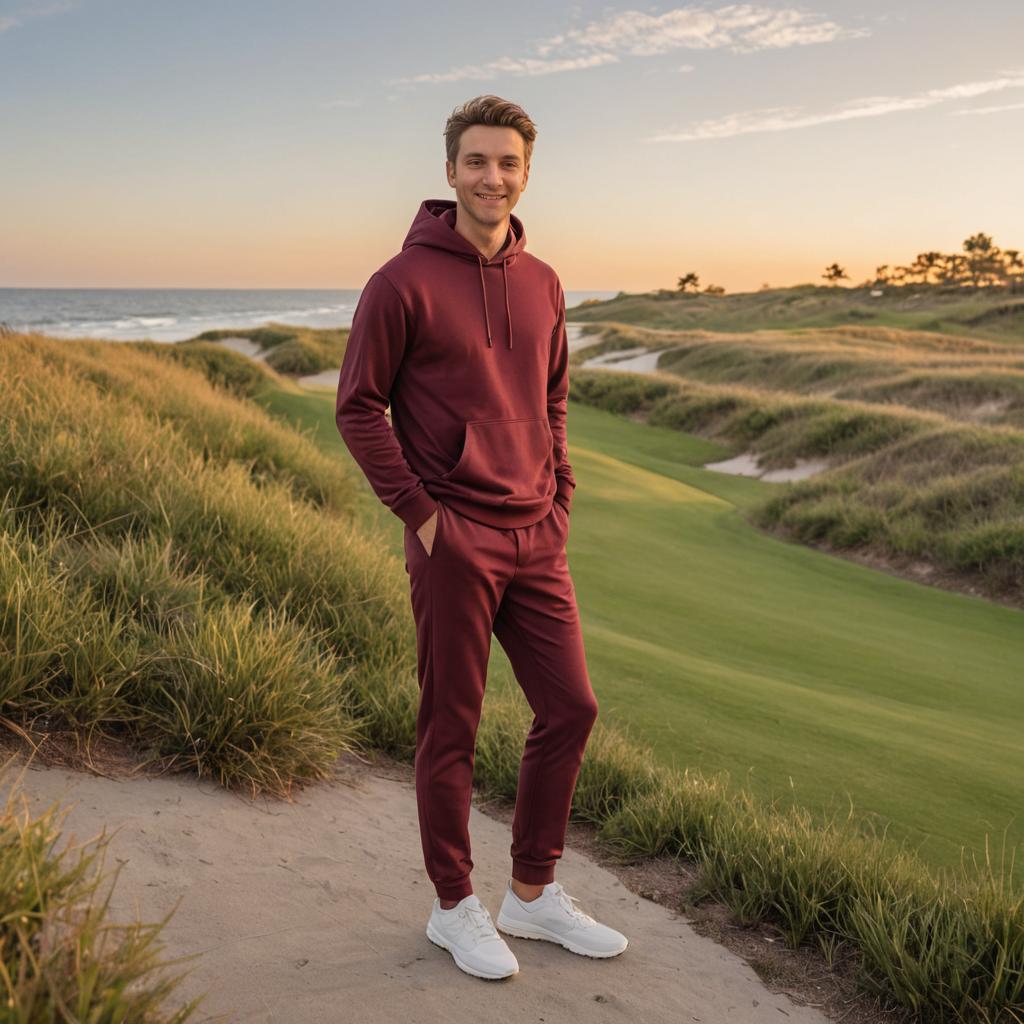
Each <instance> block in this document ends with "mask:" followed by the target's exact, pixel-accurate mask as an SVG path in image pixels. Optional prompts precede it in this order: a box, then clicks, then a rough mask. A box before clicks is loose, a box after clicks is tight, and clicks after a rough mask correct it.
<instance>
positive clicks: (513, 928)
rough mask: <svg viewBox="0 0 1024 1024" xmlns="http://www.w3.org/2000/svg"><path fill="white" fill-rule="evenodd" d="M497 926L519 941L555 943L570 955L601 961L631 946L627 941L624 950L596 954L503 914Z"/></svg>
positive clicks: (539, 927) (499, 917) (544, 929)
mask: <svg viewBox="0 0 1024 1024" xmlns="http://www.w3.org/2000/svg"><path fill="white" fill-rule="evenodd" d="M496 924H497V927H498V930H499V931H503V932H504V933H505V934H506V935H514V936H515V937H516V938H517V939H540V940H542V941H545V942H554V943H557V944H558V945H559V946H562V947H564V948H565V949H567V950H569V952H570V953H579V955H580V956H590V957H594V958H596V959H600V960H604V959H606V958H607V957H610V956H618V955H619V954H620V953H623V952H625V949H626V946H628V945H629V940H628V939H627V940H626V942H625V943H624V944H623V946H622V949H612V950H608V951H607V952H595V951H594V950H592V949H585V948H584V947H583V946H578V945H576V943H574V942H569V941H568V940H566V939H564V938H562V937H561V936H560V935H556V934H555V933H554V932H549V931H548V930H547V928H542V927H541V926H540V925H536V926H534V927H532V928H528V927H526V926H525V925H521V924H512V923H510V922H509V921H508V919H507V918H503V917H502V916H501V914H499V915H498V920H497V922H496Z"/></svg>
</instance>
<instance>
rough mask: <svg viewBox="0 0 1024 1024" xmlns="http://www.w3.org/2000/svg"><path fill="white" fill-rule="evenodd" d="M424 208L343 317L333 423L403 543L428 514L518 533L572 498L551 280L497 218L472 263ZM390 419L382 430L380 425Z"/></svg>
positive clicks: (559, 303) (456, 238)
mask: <svg viewBox="0 0 1024 1024" xmlns="http://www.w3.org/2000/svg"><path fill="white" fill-rule="evenodd" d="M455 210H456V205H455V202H454V200H450V199H425V200H424V201H423V202H422V203H421V204H420V208H419V210H418V211H417V213H416V216H415V218H414V219H413V222H412V226H411V227H410V228H409V233H408V234H407V235H406V237H405V241H404V243H403V244H402V251H401V252H400V253H398V254H397V255H396V256H393V257H392V258H391V259H390V260H388V262H387V263H385V264H384V265H383V266H382V267H381V268H380V269H379V270H377V271H375V272H374V273H373V275H372V276H371V277H370V279H369V281H367V283H366V286H365V287H364V288H363V290H362V292H361V294H360V296H359V302H358V304H357V306H356V310H355V313H354V314H353V318H352V328H351V331H350V333H349V338H348V347H347V348H346V350H345V358H344V360H343V362H342V366H341V376H340V378H339V381H338V396H337V403H336V411H335V419H336V422H337V424H338V430H339V432H340V433H341V436H342V438H343V439H344V441H345V444H346V445H347V446H348V449H349V451H350V452H351V453H352V456H353V458H354V459H355V460H356V462H357V463H358V464H359V466H360V468H361V469H362V471H363V472H364V473H365V474H366V477H367V479H368V480H369V482H370V485H371V487H372V488H373V489H374V491H375V492H376V494H377V496H378V497H379V498H380V500H381V501H382V502H383V503H384V504H385V505H387V507H388V508H390V509H391V511H392V512H394V513H395V515H397V516H398V517H399V518H400V519H402V520H403V522H405V523H406V524H407V525H408V526H410V527H411V528H412V529H413V530H416V529H418V528H419V527H420V526H421V525H422V524H423V523H425V522H426V521H427V520H428V519H429V518H430V516H431V515H432V514H433V512H434V510H435V509H436V507H437V502H438V501H441V502H443V503H444V504H445V505H447V506H449V507H451V508H452V509H454V510H455V511H456V512H458V513H460V514H461V515H464V516H467V517H468V518H470V519H475V520H477V521H478V522H481V523H485V524H487V525H489V526H497V527H506V528H507V527H518V526H529V525H530V524H532V523H535V522H538V521H539V520H541V519H543V518H544V517H545V516H546V515H547V514H548V513H549V512H550V511H551V502H552V500H553V499H554V498H556V497H557V498H558V500H559V501H560V502H561V503H562V505H563V506H564V507H565V509H566V511H567V512H568V511H569V508H570V506H571V503H572V492H573V489H574V488H575V486H576V481H575V479H574V477H573V473H572V467H571V466H570V465H569V461H568V458H567V453H566V431H565V415H566V399H567V397H568V391H569V372H568V371H569V349H568V341H567V338H566V333H565V295H564V293H563V291H562V286H561V282H560V281H559V279H558V275H557V274H556V273H555V271H554V270H553V269H552V268H551V267H550V266H548V264H546V263H544V262H543V261H542V260H539V259H537V257H535V256H533V255H532V254H531V253H528V252H526V232H525V231H524V229H523V223H522V221H521V220H520V219H519V218H518V217H516V216H515V214H511V215H510V218H509V220H510V228H509V233H508V235H507V236H506V239H505V245H504V246H503V248H502V249H501V250H500V251H499V252H498V253H496V254H495V255H494V256H492V257H491V258H490V259H485V257H484V256H483V254H482V253H480V252H479V250H478V249H477V248H476V246H474V245H473V244H472V243H471V242H469V241H468V240H467V239H465V238H463V236H462V235H460V234H459V233H458V232H457V231H456V230H455V228H454V224H455ZM389 404H390V406H391V424H390V426H389V424H388V420H387V418H386V417H385V415H384V411H385V409H386V408H387V406H388V405H389Z"/></svg>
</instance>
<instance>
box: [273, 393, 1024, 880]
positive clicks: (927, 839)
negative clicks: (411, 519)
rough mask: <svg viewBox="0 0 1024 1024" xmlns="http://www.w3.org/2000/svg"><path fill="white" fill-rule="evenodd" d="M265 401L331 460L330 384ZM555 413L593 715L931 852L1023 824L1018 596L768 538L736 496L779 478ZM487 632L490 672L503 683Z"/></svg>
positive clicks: (745, 498) (949, 851)
mask: <svg viewBox="0 0 1024 1024" xmlns="http://www.w3.org/2000/svg"><path fill="white" fill-rule="evenodd" d="M271 405H272V406H273V407H274V408H276V409H277V411H278V412H279V413H282V414H284V415H288V416H290V417H292V418H294V420H295V421H296V422H297V423H299V424H301V425H304V426H310V425H313V424H317V425H318V426H319V428H320V429H318V431H317V434H316V437H317V439H318V440H319V441H320V442H322V443H324V444H325V445H326V446H328V447H329V448H330V449H331V450H332V451H337V452H338V453H339V457H341V458H344V459H346V460H348V459H349V456H348V454H347V452H346V451H345V449H344V447H343V446H342V445H341V444H340V440H338V439H337V438H336V435H335V436H334V437H332V436H331V430H330V429H326V428H327V427H330V426H331V425H332V422H333V421H332V415H333V399H332V396H328V395H326V394H323V393H321V394H318V395H313V394H310V395H309V396H308V397H307V398H303V397H301V396H299V397H296V396H288V397H287V398H286V397H282V396H277V397H273V398H272V399H271ZM568 424H569V444H570V451H569V454H570V459H571V461H572V464H573V467H574V470H575V473H576V479H577V481H578V488H577V491H576V495H575V498H574V504H573V514H572V520H571V532H570V538H569V548H568V550H569V561H570V565H571V568H572V571H573V576H574V580H575V583H576V592H577V596H578V601H579V605H580V611H581V614H582V618H583V623H584V634H585V640H586V647H587V656H588V665H589V668H590V674H591V678H592V680H593V684H594V688H595V691H596V693H597V695H598V699H599V702H600V705H601V714H602V715H603V716H604V720H605V721H606V722H608V723H616V724H620V725H622V726H623V727H624V728H626V729H627V730H628V731H629V733H631V734H632V735H633V736H634V737H635V738H636V739H637V740H638V741H640V742H641V743H644V744H650V745H651V746H652V748H653V749H654V752H655V754H656V756H657V757H659V758H663V759H664V760H665V761H666V762H667V763H673V764H675V765H677V766H680V767H682V766H691V767H693V768H697V769H700V770H702V771H705V772H708V773H713V772H716V771H719V770H722V769H724V770H727V771H728V772H729V774H730V776H731V778H732V779H733V780H734V782H736V783H738V784H741V785H744V786H746V787H748V788H750V789H751V790H752V791H754V792H755V793H757V794H760V795H762V796H764V797H776V798H778V799H779V800H780V802H783V803H785V802H788V801H790V800H792V801H795V802H797V803H799V804H801V805H803V806H805V807H808V808H810V809H812V810H824V809H829V810H834V811H838V812H839V813H845V812H846V809H847V805H848V802H849V801H852V803H853V810H854V813H855V814H858V815H865V816H867V815H870V816H871V817H872V818H873V819H874V820H875V821H876V823H877V825H878V826H879V828H881V827H883V826H885V825H886V824H888V825H889V834H890V835H891V836H893V837H895V838H906V839H907V841H908V843H909V844H910V845H911V846H913V847H917V848H919V849H920V852H921V853H922V855H923V856H925V857H926V858H927V859H928V860H929V861H930V862H931V863H933V864H954V863H956V862H957V861H958V859H959V855H960V847H961V845H967V846H969V847H974V848H975V849H980V845H981V843H982V842H983V839H984V834H985V833H986V832H988V833H989V836H990V841H991V844H992V845H993V847H994V848H998V846H999V845H1000V843H1001V838H1002V830H1003V829H1004V827H1007V837H1008V840H1009V841H1010V842H1012V843H1014V844H1016V843H1019V842H1020V841H1021V839H1024V823H1022V822H1021V821H1020V820H1014V815H1015V813H1016V811H1017V809H1018V808H1019V807H1020V806H1021V804H1022V796H1024V782H1022V779H1024V771H1022V769H1024V731H1022V730H1021V728H1020V723H1021V721H1022V719H1024V692H1022V687H1021V685H1020V675H1021V672H1020V666H1021V664H1022V663H1024V618H1022V615H1021V613H1020V612H1018V611H1015V610H1013V609H1009V608H1005V607H1002V606H999V605H995V604H991V603H989V602H986V601H983V600H981V599H977V598H971V597H966V596H961V595H957V594H953V593H949V592H946V591H942V590H939V589H936V588H930V587H926V586H922V585H919V584H916V583H912V582H909V581H905V580H901V579H898V578H896V577H894V576H890V575H888V574H885V573H882V572H877V571H873V570H870V569H867V568H864V567H862V566H860V565H857V564H855V563H852V562H849V561H846V560H843V559H840V558H837V557H832V556H829V555H826V554H823V553H821V552H818V551H814V550H811V549H810V548H806V547H803V546H800V545H797V544H791V543H787V542H784V541H779V540H776V539H774V538H772V537H769V536H766V535H765V534H763V533H761V532H760V531H758V530H756V529H754V528H752V527H751V526H749V525H747V523H746V522H745V521H744V520H743V519H742V517H741V515H740V510H741V509H742V508H743V507H744V505H745V504H747V503H749V502H751V501H754V500H757V499H759V498H760V497H762V496H763V495H764V493H765V491H766V489H769V488H779V487H784V486H786V485H785V484H769V483H763V482H760V481H757V480H751V479H744V478H739V477H731V476H726V475H724V474H720V473H715V472H712V471H708V470H703V469H701V468H700V463H701V462H703V461H710V460H714V459H716V458H721V457H722V456H723V455H724V454H725V452H724V450H723V449H721V448H720V447H719V446H717V445H713V444H710V443H708V442H706V441H704V440H702V439H700V438H694V437H690V436H688V435H685V434H681V433H679V432H677V431H673V430H667V429H661V428H657V427H651V426H648V425H645V424H641V423H635V422H632V421H630V420H628V419H625V418H623V417H619V416H615V415H613V414H611V413H608V412H604V411H602V410H599V409H595V408H592V407H588V406H582V405H579V404H577V403H571V405H570V409H569V419H568ZM366 493H367V497H368V514H369V515H370V516H371V517H373V518H374V519H375V520H376V521H378V522H380V523H383V524H385V529H386V530H387V531H388V535H389V536H390V537H391V538H392V543H393V545H394V547H393V550H394V551H395V552H396V553H400V552H401V550H402V530H401V524H400V523H399V521H398V520H397V519H396V518H395V517H394V516H393V515H391V513H389V512H388V511H387V510H386V509H384V508H383V506H382V505H380V503H379V502H377V500H376V498H375V496H374V495H373V494H372V492H370V491H369V488H368V486H367V488H366ZM374 503H376V504H377V505H378V506H379V511H378V510H377V509H373V505H374ZM371 509H372V511H371ZM381 513H383V515H382V514H381ZM493 648H494V653H493V661H492V667H493V672H492V676H491V681H490V683H489V685H491V686H499V687H500V686H508V685H514V683H513V682H512V677H511V673H510V671H509V667H508V664H507V661H506V659H505V658H504V654H503V652H502V651H501V649H500V645H499V644H498V643H497V642H496V641H495V642H494V644H493ZM1019 867H1020V866H1019V865H1018V873H1019Z"/></svg>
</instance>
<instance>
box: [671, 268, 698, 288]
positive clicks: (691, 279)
mask: <svg viewBox="0 0 1024 1024" xmlns="http://www.w3.org/2000/svg"><path fill="white" fill-rule="evenodd" d="M699 285H700V278H699V277H698V276H697V275H696V274H695V273H694V272H693V271H692V270H691V271H690V272H689V273H688V274H686V275H685V276H684V277H681V278H679V283H678V284H677V285H676V287H677V288H678V289H679V290H680V291H681V292H685V291H686V290H687V289H689V288H691V287H692V288H693V290H694V291H699V290H700V288H699Z"/></svg>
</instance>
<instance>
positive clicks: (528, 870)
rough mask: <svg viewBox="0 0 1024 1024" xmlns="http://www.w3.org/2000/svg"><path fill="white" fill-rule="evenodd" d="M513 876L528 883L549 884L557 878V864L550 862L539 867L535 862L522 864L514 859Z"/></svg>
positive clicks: (518, 880)
mask: <svg viewBox="0 0 1024 1024" xmlns="http://www.w3.org/2000/svg"><path fill="white" fill-rule="evenodd" d="M512 877H513V878H514V879H515V880H516V881H517V882H523V883H524V884H526V885H547V884H548V882H553V881H554V880H555V865H554V864H548V865H545V866H541V867H538V866H537V865H535V864H522V863H520V862H519V861H517V860H514V861H512Z"/></svg>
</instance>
